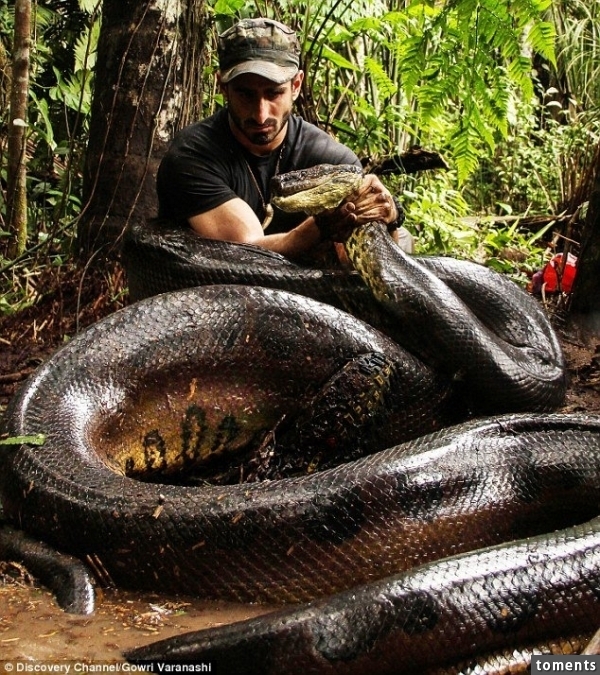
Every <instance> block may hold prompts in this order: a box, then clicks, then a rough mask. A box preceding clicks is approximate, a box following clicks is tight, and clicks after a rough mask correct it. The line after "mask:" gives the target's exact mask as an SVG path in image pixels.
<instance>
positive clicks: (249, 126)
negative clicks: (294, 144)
mask: <svg viewBox="0 0 600 675" xmlns="http://www.w3.org/2000/svg"><path fill="white" fill-rule="evenodd" d="M229 116H230V118H231V120H232V121H233V123H234V124H235V126H236V127H237V129H238V130H239V131H240V132H241V133H242V134H243V135H244V136H245V137H246V138H247V139H248V140H249V141H250V142H251V143H252V144H253V145H269V143H272V142H273V140H274V139H275V138H277V136H278V135H279V133H280V132H281V130H282V129H283V128H284V127H285V125H286V124H287V121H288V119H289V118H290V113H289V112H288V113H286V114H285V115H284V117H283V119H282V121H281V124H280V125H278V123H277V120H276V119H273V118H269V119H268V120H267V121H266V122H265V124H262V125H258V124H256V122H254V120H253V119H252V118H249V119H245V120H241V119H240V118H239V117H237V116H236V115H234V114H232V112H231V109H230V110H229Z"/></svg>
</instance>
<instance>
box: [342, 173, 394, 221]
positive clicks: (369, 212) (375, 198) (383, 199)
mask: <svg viewBox="0 0 600 675" xmlns="http://www.w3.org/2000/svg"><path fill="white" fill-rule="evenodd" d="M348 203H352V204H354V214H355V216H356V219H357V224H359V225H362V224H363V223H368V222H370V221H372V220H379V221H381V222H383V223H385V224H386V225H388V224H389V223H393V222H395V221H396V220H397V219H398V215H399V214H398V210H397V209H396V204H395V203H394V199H393V197H392V195H391V193H390V191H389V190H388V189H387V188H386V187H385V185H384V184H383V183H382V182H381V181H380V180H379V178H378V177H377V176H375V175H374V174H367V175H366V176H365V178H364V180H363V182H362V184H361V186H360V188H359V189H358V190H357V192H356V193H355V194H354V195H351V196H350V197H349V199H348Z"/></svg>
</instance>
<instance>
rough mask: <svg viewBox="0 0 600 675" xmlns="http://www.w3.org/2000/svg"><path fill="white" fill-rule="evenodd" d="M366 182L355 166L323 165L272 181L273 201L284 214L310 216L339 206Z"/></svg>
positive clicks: (291, 172)
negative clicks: (285, 212)
mask: <svg viewBox="0 0 600 675" xmlns="http://www.w3.org/2000/svg"><path fill="white" fill-rule="evenodd" d="M362 181H363V173H362V169H361V168H360V167H358V166H354V165H353V164H340V165H334V164H319V165H318V166H313V167H311V168H309V169H299V170H298V171H290V172H289V173H286V174H280V175H277V176H274V177H273V178H272V179H271V195H272V197H271V201H272V203H273V204H274V205H275V206H276V207H277V208H279V209H281V210H282V211H287V212H291V213H297V212H301V211H303V212H304V213H307V214H309V215H311V214H312V215H314V214H316V213H320V212H322V211H325V210H327V209H333V208H335V207H337V206H339V205H340V204H341V203H342V201H343V200H344V199H346V197H348V196H349V195H351V194H352V193H353V192H354V191H355V190H357V189H358V187H359V186H360V184H361V183H362Z"/></svg>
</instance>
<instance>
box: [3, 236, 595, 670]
mask: <svg viewBox="0 0 600 675" xmlns="http://www.w3.org/2000/svg"><path fill="white" fill-rule="evenodd" d="M184 240H185V235H182V234H181V233H175V232H169V231H167V230H163V231H161V232H157V231H155V230H152V229H148V230H144V231H143V232H139V231H134V232H133V234H132V235H131V237H130V240H129V243H128V259H129V274H130V279H131V283H132V290H133V293H134V295H135V294H136V293H137V294H138V295H143V294H148V295H152V294H153V293H154V292H156V291H158V290H161V291H162V290H166V289H165V288H159V286H161V285H169V284H170V285H171V286H174V287H184V286H193V285H196V283H197V282H198V280H199V278H200V277H202V276H203V277H204V281H205V282H207V283H208V284H209V285H205V286H203V287H199V288H190V289H188V290H180V291H177V292H172V293H165V294H162V295H159V296H155V297H149V298H147V299H145V300H143V301H140V302H138V303H136V304H134V305H132V306H130V307H128V308H126V309H124V310H122V311H121V312H117V313H116V314H114V315H113V316H110V317H108V318H107V319H105V320H103V321H101V322H99V323H98V324H96V325H95V326H92V327H91V328H89V329H88V330H87V331H85V332H84V333H82V334H81V335H79V336H77V337H76V338H74V339H73V340H72V342H71V343H70V344H69V345H67V346H66V347H65V348H63V349H62V350H60V351H59V352H58V353H57V354H56V355H55V356H54V357H53V358H52V359H50V360H49V361H48V362H47V363H46V364H45V365H44V366H42V367H41V368H40V369H39V370H38V371H37V373H36V374H35V375H34V376H33V377H32V378H31V380H30V381H29V382H28V384H27V385H26V387H24V388H23V390H22V391H21V392H20V393H19V394H18V395H17V396H16V397H15V398H14V399H13V401H11V404H10V406H9V409H8V410H7V413H6V416H5V420H4V427H3V431H4V432H5V433H7V434H8V435H12V436H24V435H35V434H43V435H45V437H46V441H45V444H44V445H43V446H41V447H33V446H31V445H29V444H27V443H17V444H16V445H14V446H8V448H7V449H5V450H3V451H2V453H1V454H0V458H1V460H0V491H1V496H2V504H3V508H4V511H5V515H6V517H7V518H8V519H9V520H10V521H11V522H12V523H13V524H14V525H16V526H18V527H19V528H21V529H23V530H24V531H25V532H27V533H29V534H30V535H33V536H35V537H38V538H41V539H43V540H44V541H46V542H48V543H49V544H51V545H52V546H55V547H56V548H58V549H59V550H62V551H65V552H69V553H71V554H73V555H75V556H77V557H79V558H81V559H84V560H86V561H87V562H88V563H89V564H90V565H91V566H92V567H93V569H94V570H95V571H96V573H97V574H98V576H100V577H102V578H104V579H105V580H110V581H113V582H115V583H117V584H122V585H126V586H130V587H137V588H152V589H157V588H161V589H163V590H165V591H179V592H186V593H194V594H197V595H201V596H206V597H216V598H228V599H237V600H244V601H246V600H253V601H256V600H259V601H277V602H279V601H294V602H297V601H305V600H309V599H311V598H319V597H323V596H328V595H329V594H332V593H339V594H338V595H333V596H332V597H331V598H327V597H325V598H324V599H320V600H315V601H313V602H312V603H311V604H309V605H307V606H304V607H301V608H300V609H291V610H288V611H284V612H283V613H277V614H275V615H269V616H268V617H265V618H259V619H256V620H252V621H250V622H246V623H244V624H240V625H236V626H232V627H227V628H222V629H215V630H211V631H207V632H202V633H200V634H194V635H191V636H183V637H181V638H178V639H176V640H174V641H170V642H169V643H168V644H161V643H159V644H158V645H157V646H156V647H153V646H149V647H147V648H141V649H140V650H137V651H135V652H133V653H130V654H129V655H128V657H129V658H130V659H131V660H141V661H144V660H157V659H158V660H161V659H165V660H172V661H178V660H183V661H185V660H201V661H212V662H213V663H214V664H215V669H217V668H221V669H223V670H222V672H235V673H282V672H286V673H295V672H298V673H300V672H302V673H329V672H331V673H334V672H335V673H349V674H351V673H365V672H369V673H371V672H372V673H413V672H414V673H424V672H425V671H426V670H427V669H428V668H430V667H432V666H434V665H441V666H446V665H448V664H452V663H454V662H455V661H457V660H459V659H461V658H471V657H473V654H475V653H477V652H478V651H482V652H484V653H487V652H489V651H490V650H493V649H499V648H502V647H503V646H511V647H514V646H518V645H524V644H531V643H533V642H535V641H537V640H538V639H539V638H540V637H553V636H560V635H566V634H573V633H581V632H582V631H586V630H594V629H595V628H597V624H598V623H599V621H600V530H599V528H598V520H597V517H598V497H599V492H600V475H599V471H600V433H599V431H600V429H599V425H600V420H598V418H596V417H593V416H586V415H570V416H568V415H549V414H546V413H543V412H542V411H547V410H551V409H552V408H553V407H555V406H557V405H559V404H560V402H561V400H562V397H563V395H564V386H565V383H564V366H563V361H562V355H561V353H560V348H559V346H558V342H557V340H556V337H555V335H554V332H553V331H552V329H551V327H550V326H549V324H548V322H547V320H546V319H545V316H544V315H543V313H542V312H541V311H540V310H539V309H538V307H537V305H536V304H535V302H534V301H533V300H532V299H530V298H529V297H528V296H527V295H526V294H524V293H522V292H521V291H519V290H518V289H516V287H515V286H514V285H513V284H512V283H510V282H507V281H505V280H503V279H502V278H501V277H499V276H498V275H494V274H490V273H489V272H488V271H482V270H481V268H479V267H477V266H473V265H469V264H464V265H463V264H462V263H459V262H458V261H456V262H454V261H453V262H450V261H441V260H429V261H423V260H413V259H410V258H407V257H405V256H403V255H401V254H400V255H399V257H398V256H397V252H396V250H395V246H394V245H393V244H391V243H390V241H389V237H387V234H386V233H385V231H384V229H383V228H381V227H380V226H378V225H377V224H371V225H368V226H365V227H363V228H361V229H360V231H359V232H357V233H356V234H355V235H353V237H352V238H351V240H350V241H349V243H348V246H347V248H348V251H349V254H350V256H351V258H352V260H353V262H354V264H355V266H356V267H357V268H358V269H359V270H360V271H361V274H362V275H364V278H365V279H367V282H368V283H369V284H371V287H370V288H368V287H367V284H366V283H365V282H364V281H363V277H362V276H358V275H348V274H342V273H338V272H330V271H323V270H307V269H302V268H299V267H298V266H295V265H292V264H291V263H289V262H287V261H285V260H283V259H280V258H279V257H278V256H272V255H269V254H264V252H261V251H257V250H255V249H254V248H253V247H244V246H241V247H235V246H231V245H229V246H228V245H223V244H222V243H218V242H204V241H202V240H198V239H196V240H193V238H191V235H190V239H189V241H186V240H185V241H184ZM194 242H195V243H194ZM184 244H185V246H186V247H187V245H188V244H189V245H190V246H192V250H191V251H190V250H187V249H186V248H184ZM140 250H143V253H144V254H143V255H142V256H141V257H140V254H139V251H140ZM232 251H235V252H236V254H239V257H240V259H242V260H243V262H242V263H241V264H240V265H239V267H238V269H237V274H238V276H237V277H236V270H235V269H234V271H233V275H232V276H231V277H230V278H229V279H227V280H228V281H233V284H231V283H227V284H226V285H224V284H223V282H224V281H226V279H224V278H222V275H223V274H225V273H226V271H227V270H226V268H227V265H228V264H229V263H228V262H227V255H229V256H230V255H231V253H232ZM223 252H226V253H227V255H223V256H222V257H220V256H221V253H223ZM161 255H162V257H161ZM149 260H150V261H152V262H150V263H149V262H148V261H149ZM201 260H203V261H204V262H203V263H202V265H203V266H204V270H202V269H201V262H200V261H201ZM250 260H252V261H253V262H254V268H253V269H248V268H247V264H248V262H249V261H250ZM140 261H143V262H144V264H145V265H146V267H140V266H138V265H137V263H138V262H140ZM147 265H151V268H148V267H147ZM245 266H246V267H245ZM367 267H368V268H369V270H370V271H369V273H367V272H366V268H367ZM244 269H246V272H244ZM374 269H375V272H376V274H373V270H374ZM244 273H245V274H246V276H247V277H253V279H251V280H252V281H254V282H256V281H259V283H260V285H259V286H256V287H251V286H248V285H237V283H239V282H240V281H242V280H243V275H244ZM144 275H146V276H149V277H150V278H151V279H154V283H155V285H154V286H153V287H152V288H151V289H149V290H148V291H143V290H142V281H143V278H144ZM390 275H392V276H390ZM386 277H387V278H386ZM299 278H300V280H301V282H302V285H304V286H305V287H306V290H307V292H308V293H309V294H311V295H312V296H313V298H307V297H303V296H300V295H298V294H296V293H290V292H289V291H290V290H299V287H298V286H296V287H295V288H294V285H295V284H297V283H298V279H299ZM378 278H383V279H384V281H385V283H384V284H382V283H381V282H380V281H377V279H378ZM246 280H248V279H246ZM236 282H237V283H236ZM265 286H270V288H267V287H265ZM277 286H281V287H283V290H280V289H277V288H274V287H277ZM348 289H350V290H351V292H350V293H348V292H347V291H348ZM368 294H374V295H375V297H376V298H377V299H378V305H374V303H371V304H370V305H367V303H366V301H365V299H366V298H367V297H369V295H368ZM507 294H508V296H507ZM323 296H327V298H326V299H329V300H331V302H332V303H334V304H337V305H338V306H348V305H349V304H351V303H352V302H355V303H356V302H357V304H358V305H359V306H360V307H361V309H362V311H363V315H366V316H368V317H369V319H371V318H373V321H374V323H376V324H377V325H378V326H379V328H383V329H385V330H386V332H388V333H390V334H393V335H394V337H395V339H398V340H399V339H403V340H404V341H405V344H407V345H409V346H410V347H411V350H412V351H413V352H415V351H416V352H417V354H418V357H416V356H415V355H414V354H411V353H409V352H408V351H406V350H405V349H404V348H402V347H400V346H399V345H398V344H397V343H396V341H395V340H391V339H390V338H389V337H386V336H385V335H383V334H382V333H381V332H380V331H379V330H375V329H373V328H372V327H370V326H369V325H368V324H366V323H364V322H363V321H361V320H359V319H356V318H353V317H351V316H350V315H349V314H347V313H346V312H344V311H342V310H340V309H337V308H335V307H333V306H332V305H330V304H324V303H323V302H320V301H319V300H315V299H314V297H317V298H320V299H324V297H323ZM357 298H358V301H357ZM466 301H468V303H469V304H468V306H467V304H465V303H466ZM379 307H383V311H380V310H379ZM365 308H366V310H365ZM463 347H464V348H463ZM424 360H427V361H428V364H425V363H424ZM465 392H466V393H467V394H470V395H469V396H466V394H465ZM465 401H466V403H465ZM459 404H460V405H459ZM465 408H467V409H469V410H471V411H474V412H478V413H479V412H486V413H491V412H499V413H503V414H501V415H496V416H494V417H488V418H484V419H482V420H472V421H470V422H466V423H463V424H461V425H458V426H450V427H449V428H441V427H445V426H446V425H448V424H449V423H450V422H452V421H455V420H456V415H457V414H458V413H459V412H464V410H465ZM531 410H534V411H539V412H533V413H532V412H521V413H520V414H515V412H518V411H531ZM290 411H293V412H294V414H292V413H291V412H290ZM348 428H349V429H350V431H349V432H348V431H347V429H348ZM411 439H412V440H411ZM400 440H404V441H405V442H404V443H403V444H401V445H395V443H397V442H399V441H400ZM280 445H281V446H282V447H283V448H284V449H285V452H284V453H283V457H284V460H282V461H281V462H280V463H279V464H277V461H278V460H277V454H276V452H275V450H276V449H277V448H278V447H279V446H280ZM256 447H258V448H259V449H260V452H259V456H258V457H259V459H258V460H257V458H256V456H252V458H251V459H250V460H249V461H245V460H246V459H247V453H248V452H249V449H251V448H256ZM298 449H302V450H303V451H304V453H305V454H306V455H307V457H308V460H307V462H306V464H307V465H308V467H309V470H311V469H314V468H315V467H316V468H321V467H323V466H329V463H330V461H329V460H330V456H339V457H342V458H350V459H351V460H352V461H348V462H346V463H344V464H342V465H340V466H337V467H334V468H329V469H326V470H323V471H317V472H316V473H309V474H308V475H304V476H297V477H289V478H284V479H282V480H275V481H264V482H258V483H246V484H237V485H202V486H197V485H195V486H190V485H181V484H177V483H178V480H179V481H180V479H181V476H182V475H185V476H190V475H191V474H195V475H196V476H197V477H198V476H199V477H200V479H201V478H202V476H203V475H204V474H203V472H204V471H205V470H206V468H207V467H209V468H210V467H214V466H215V465H217V466H218V465H219V464H220V463H221V462H223V461H224V458H227V457H244V458H245V460H244V461H243V462H240V467H241V468H240V470H241V471H242V470H243V471H246V470H247V468H248V467H249V466H250V467H251V466H253V464H252V463H253V462H255V463H256V462H257V461H258V462H259V463H260V461H261V460H262V459H263V458H264V457H267V458H270V457H271V456H272V455H273V454H274V453H275V460H273V461H274V462H275V464H274V469H276V470H277V471H283V472H285V471H286V470H287V469H290V466H289V463H290V462H289V458H290V457H294V456H295V454H297V453H298ZM359 452H360V453H366V455H367V456H365V457H362V458H358V459H354V457H356V456H357V455H358V454H359ZM269 461H271V460H269ZM291 463H292V466H291V470H292V471H293V470H294V469H295V468H297V467H294V466H293V461H292V462H291ZM302 468H306V465H304V466H303V467H302ZM139 479H141V480H139ZM561 528H565V529H561ZM523 538H526V539H523ZM515 540H516V541H515ZM390 575H391V576H390ZM357 584H363V586H361V587H359V588H353V587H354V586H355V585H357ZM349 588H353V590H350V591H348V590H345V589H349ZM217 672H220V671H217Z"/></svg>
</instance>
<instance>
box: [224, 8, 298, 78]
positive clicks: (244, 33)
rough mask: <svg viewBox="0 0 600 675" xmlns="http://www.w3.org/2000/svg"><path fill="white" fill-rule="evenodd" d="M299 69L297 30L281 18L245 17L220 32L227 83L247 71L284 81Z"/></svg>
mask: <svg viewBox="0 0 600 675" xmlns="http://www.w3.org/2000/svg"><path fill="white" fill-rule="evenodd" d="M299 68H300V45H299V43H298V39H297V37H296V33H295V32H294V31H293V30H292V29H291V28H288V27H287V26H285V25H284V24H282V23H279V21H273V20H272V19H243V20H242V21H240V22H239V23H236V24H235V26H232V27H231V28H229V29H228V30H226V31H225V32H224V33H221V35H219V70H220V71H221V82H223V83H224V84H227V82H230V81H231V80H233V78H234V77H237V76H238V75H243V74H245V73H254V74H256V75H261V76H262V77H266V78H267V79H268V80H271V81H272V82H276V83H277V84H283V83H284V82H289V81H290V80H291V79H292V78H293V77H294V75H296V73H297V72H298V70H299Z"/></svg>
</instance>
